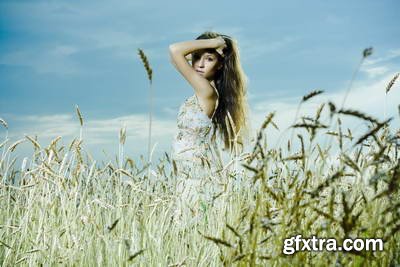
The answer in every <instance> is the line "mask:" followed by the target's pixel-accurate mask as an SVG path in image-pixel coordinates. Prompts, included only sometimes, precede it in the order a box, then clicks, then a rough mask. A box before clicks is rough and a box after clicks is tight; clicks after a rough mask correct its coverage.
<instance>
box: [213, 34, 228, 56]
mask: <svg viewBox="0 0 400 267" xmlns="http://www.w3.org/2000/svg"><path fill="white" fill-rule="evenodd" d="M214 40H215V50H216V51H217V53H218V54H220V55H221V56H224V53H223V52H222V50H223V49H224V48H226V42H225V39H224V38H222V37H221V36H218V37H216V38H214Z"/></svg>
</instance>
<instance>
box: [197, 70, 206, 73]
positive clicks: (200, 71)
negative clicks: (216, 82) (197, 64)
mask: <svg viewBox="0 0 400 267" xmlns="http://www.w3.org/2000/svg"><path fill="white" fill-rule="evenodd" d="M196 71H197V72H199V73H204V72H202V71H199V70H196Z"/></svg>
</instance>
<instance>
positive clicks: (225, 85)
mask: <svg viewBox="0 0 400 267" xmlns="http://www.w3.org/2000/svg"><path fill="white" fill-rule="evenodd" d="M218 36H221V37H222V38H223V39H224V40H225V43H226V48H224V49H223V50H222V52H223V54H224V57H221V56H220V55H219V54H218V53H217V56H218V60H221V61H222V63H223V64H222V65H223V66H222V68H221V69H219V70H218V71H217V73H216V74H215V77H214V82H215V85H216V89H217V91H218V93H219V104H218V108H217V110H216V112H215V115H214V117H213V124H214V126H215V127H214V132H213V134H212V138H213V140H215V137H216V130H217V129H218V130H219V133H220V137H221V138H222V139H223V142H224V148H225V149H229V148H230V149H231V151H230V152H232V148H233V147H234V137H235V135H236V136H237V143H238V144H240V145H241V148H242V149H243V146H244V144H243V142H244V141H247V139H248V138H249V135H250V122H249V119H248V113H249V107H248V103H247V77H246V76H245V74H244V72H243V69H242V66H241V64H240V58H239V49H238V47H237V43H236V40H234V39H232V38H231V37H230V36H227V35H223V34H219V33H216V32H211V31H206V32H204V33H203V34H201V35H200V36H199V37H197V38H196V40H199V39H211V38H216V37H218ZM212 50H214V52H216V51H215V49H212ZM228 114H229V115H230V116H229V115H228ZM229 117H231V119H232V122H233V125H232V123H231V119H230V118H229ZM234 131H235V132H234Z"/></svg>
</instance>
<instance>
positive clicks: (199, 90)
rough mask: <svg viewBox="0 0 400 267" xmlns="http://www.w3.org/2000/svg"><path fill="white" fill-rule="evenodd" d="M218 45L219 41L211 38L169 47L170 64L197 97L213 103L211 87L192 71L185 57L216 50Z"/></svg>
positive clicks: (213, 94)
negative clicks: (205, 50)
mask: <svg viewBox="0 0 400 267" xmlns="http://www.w3.org/2000/svg"><path fill="white" fill-rule="evenodd" d="M221 39H222V38H221ZM220 45H221V41H220V39H219V38H213V39H201V40H191V41H185V42H179V43H174V44H171V45H170V46H169V55H170V61H171V63H172V64H173V65H174V66H175V68H176V69H177V70H178V71H179V72H180V73H181V74H182V75H183V77H185V79H186V80H187V81H188V82H189V83H190V85H191V86H192V87H193V89H194V90H195V92H196V95H197V96H199V97H201V98H203V99H209V100H211V101H215V91H214V89H213V87H212V86H211V85H210V82H209V81H208V80H207V79H205V78H204V77H202V76H201V75H200V74H198V73H197V72H196V71H195V70H194V69H193V67H192V66H191V65H190V64H189V63H188V61H187V59H186V58H185V57H186V55H188V54H190V53H191V52H193V51H196V50H200V49H206V48H218V47H219V46H220Z"/></svg>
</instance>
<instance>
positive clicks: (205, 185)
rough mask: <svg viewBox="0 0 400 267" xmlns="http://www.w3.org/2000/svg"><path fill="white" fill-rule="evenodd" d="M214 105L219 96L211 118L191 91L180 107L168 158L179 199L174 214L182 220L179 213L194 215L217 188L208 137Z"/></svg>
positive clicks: (210, 144)
mask: <svg viewBox="0 0 400 267" xmlns="http://www.w3.org/2000/svg"><path fill="white" fill-rule="evenodd" d="M215 91H216V90H215ZM217 94H218V92H217ZM217 107H218V99H217V101H216V104H215V108H214V112H213V114H212V117H211V119H210V118H209V117H208V116H207V115H206V114H205V113H204V112H203V110H202V108H201V106H200V104H199V101H198V99H197V96H196V94H194V95H192V96H190V97H189V98H187V99H186V100H185V102H184V103H183V104H182V105H181V106H180V108H179V112H178V117H177V125H178V131H177V132H176V134H175V137H174V140H173V143H172V153H171V157H172V159H173V161H174V162H175V163H176V167H177V187H176V193H177V200H178V202H177V209H176V211H175V213H177V214H176V215H177V216H178V217H179V218H180V220H181V221H186V220H187V218H186V219H185V218H183V217H182V216H187V215H188V214H193V211H196V210H197V211H198V212H199V207H204V206H205V205H207V203H208V204H210V203H211V202H210V201H211V199H212V197H213V195H214V191H215V190H216V189H217V187H216V186H214V185H213V182H212V180H215V179H213V178H215V176H214V174H215V170H216V166H217V165H216V164H215V163H216V160H215V156H214V153H212V149H211V146H213V144H215V143H213V142H212V139H211V135H212V133H213V131H214V125H213V123H212V118H213V117H214V114H215V111H216V110H217ZM211 176H213V177H211ZM185 209H186V210H185ZM195 213H196V212H195ZM197 215H198V214H197ZM191 218H192V217H191Z"/></svg>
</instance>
